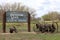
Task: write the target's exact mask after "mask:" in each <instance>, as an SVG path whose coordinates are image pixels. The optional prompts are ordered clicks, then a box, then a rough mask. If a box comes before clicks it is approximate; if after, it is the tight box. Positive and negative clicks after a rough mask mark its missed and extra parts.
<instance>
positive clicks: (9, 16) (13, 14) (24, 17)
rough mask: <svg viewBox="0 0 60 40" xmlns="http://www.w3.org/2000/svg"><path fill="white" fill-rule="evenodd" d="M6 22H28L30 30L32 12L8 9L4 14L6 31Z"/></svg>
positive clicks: (4, 28) (4, 30)
mask: <svg viewBox="0 0 60 40" xmlns="http://www.w3.org/2000/svg"><path fill="white" fill-rule="evenodd" d="M6 22H11V23H16V22H17V23H19V22H20V23H21V22H23V23H24V22H27V23H28V32H30V14H29V12H20V11H7V12H5V13H4V14H3V32H4V33H5V32H6Z"/></svg>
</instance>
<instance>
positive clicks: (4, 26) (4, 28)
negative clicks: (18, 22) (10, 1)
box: [3, 12, 6, 33]
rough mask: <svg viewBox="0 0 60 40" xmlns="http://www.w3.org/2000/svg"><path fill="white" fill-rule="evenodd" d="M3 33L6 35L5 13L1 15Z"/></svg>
mask: <svg viewBox="0 0 60 40" xmlns="http://www.w3.org/2000/svg"><path fill="white" fill-rule="evenodd" d="M3 33H6V12H5V13H4V14H3Z"/></svg>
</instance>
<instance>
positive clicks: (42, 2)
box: [0, 0, 60, 17]
mask: <svg viewBox="0 0 60 40" xmlns="http://www.w3.org/2000/svg"><path fill="white" fill-rule="evenodd" d="M14 2H21V3H22V4H24V5H27V6H28V7H30V8H34V9H35V10H36V13H37V17H41V16H42V15H44V14H46V13H47V12H49V11H59V12H60V0H0V4H2V5H3V4H5V3H14Z"/></svg>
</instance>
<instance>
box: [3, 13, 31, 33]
mask: <svg viewBox="0 0 60 40" xmlns="http://www.w3.org/2000/svg"><path fill="white" fill-rule="evenodd" d="M27 14H28V17H27V23H28V32H31V27H30V19H31V17H30V13H29V12H27ZM3 33H6V12H4V14H3Z"/></svg>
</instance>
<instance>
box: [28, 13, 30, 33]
mask: <svg viewBox="0 0 60 40" xmlns="http://www.w3.org/2000/svg"><path fill="white" fill-rule="evenodd" d="M30 31H31V30H30V14H29V13H28V32H30Z"/></svg>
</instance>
